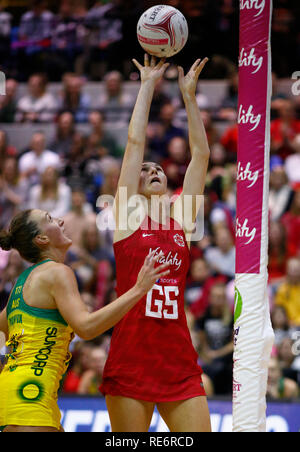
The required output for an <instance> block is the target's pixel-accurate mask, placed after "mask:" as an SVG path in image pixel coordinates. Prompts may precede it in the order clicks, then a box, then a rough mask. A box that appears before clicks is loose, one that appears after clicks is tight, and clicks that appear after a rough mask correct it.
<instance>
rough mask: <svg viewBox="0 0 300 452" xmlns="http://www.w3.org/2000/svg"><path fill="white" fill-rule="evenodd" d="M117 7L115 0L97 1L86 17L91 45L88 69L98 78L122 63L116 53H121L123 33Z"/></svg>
mask: <svg viewBox="0 0 300 452" xmlns="http://www.w3.org/2000/svg"><path fill="white" fill-rule="evenodd" d="M117 7H118V5H116V4H115V2H108V3H107V4H103V2H102V1H97V2H96V3H95V4H94V6H93V7H92V8H91V9H90V10H89V11H88V13H87V15H86V18H85V22H84V24H85V26H86V28H87V30H89V35H88V44H89V47H90V52H89V58H88V60H87V68H86V70H87V72H88V73H89V74H91V76H92V78H93V79H96V80H99V78H102V77H103V76H104V74H106V73H107V71H111V70H113V69H117V68H118V65H120V62H119V61H118V60H119V58H116V55H120V43H121V40H122V38H123V33H122V20H121V19H120V18H119V17H118V13H117V11H116V8H117ZM118 69H121V67H119V68H118Z"/></svg>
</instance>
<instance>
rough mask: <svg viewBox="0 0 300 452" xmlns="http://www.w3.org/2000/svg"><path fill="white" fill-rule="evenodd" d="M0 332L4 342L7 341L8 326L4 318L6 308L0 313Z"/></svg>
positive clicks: (5, 317)
mask: <svg viewBox="0 0 300 452" xmlns="http://www.w3.org/2000/svg"><path fill="white" fill-rule="evenodd" d="M0 331H1V332H2V333H4V335H5V338H6V340H7V339H8V324H7V316H6V308H5V309H3V311H2V312H1V313H0Z"/></svg>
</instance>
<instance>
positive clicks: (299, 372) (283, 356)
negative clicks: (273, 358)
mask: <svg viewBox="0 0 300 452" xmlns="http://www.w3.org/2000/svg"><path fill="white" fill-rule="evenodd" d="M298 333H299V332H298ZM297 337H298V340H299V334H298V336H297ZM295 345H296V343H294V340H293V339H292V338H289V337H285V338H284V339H282V341H281V342H280V344H279V345H278V346H277V357H278V360H279V363H280V368H281V370H282V373H283V376H284V377H286V378H290V379H291V380H294V381H296V382H297V383H298V386H299V385H300V356H299V349H298V355H297V354H296V353H295V352H296V351H297V350H295V348H296V347H295V348H294V346H295Z"/></svg>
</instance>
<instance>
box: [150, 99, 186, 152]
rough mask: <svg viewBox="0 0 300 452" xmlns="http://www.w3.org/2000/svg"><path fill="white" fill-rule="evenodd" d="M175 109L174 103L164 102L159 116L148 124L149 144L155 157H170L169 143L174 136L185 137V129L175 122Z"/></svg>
mask: <svg viewBox="0 0 300 452" xmlns="http://www.w3.org/2000/svg"><path fill="white" fill-rule="evenodd" d="M175 111H176V108H175V107H174V105H172V104H164V105H163V106H162V107H161V110H160V112H159V117H158V118H156V120H154V121H155V122H152V123H149V125H148V128H147V138H148V146H149V149H150V151H151V153H152V155H153V156H154V159H155V158H156V159H162V158H166V157H168V149H167V148H168V143H169V141H170V140H171V139H172V138H175V137H185V132H184V130H183V129H182V128H181V127H177V126H176V125H175V124H174V119H175Z"/></svg>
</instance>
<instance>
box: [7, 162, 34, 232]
mask: <svg viewBox="0 0 300 452" xmlns="http://www.w3.org/2000/svg"><path fill="white" fill-rule="evenodd" d="M26 191H27V185H26V182H24V181H20V179H19V173H18V164H17V160H16V159H15V158H14V157H8V158H7V159H6V160H4V162H3V166H2V168H0V229H3V228H6V227H8V225H9V223H10V221H11V220H12V218H13V216H14V215H15V214H16V213H17V211H18V210H19V209H21V208H22V207H24V206H23V205H22V203H23V201H24V200H25V195H26Z"/></svg>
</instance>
